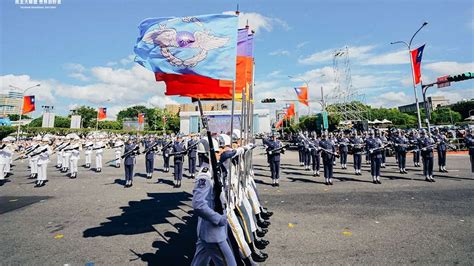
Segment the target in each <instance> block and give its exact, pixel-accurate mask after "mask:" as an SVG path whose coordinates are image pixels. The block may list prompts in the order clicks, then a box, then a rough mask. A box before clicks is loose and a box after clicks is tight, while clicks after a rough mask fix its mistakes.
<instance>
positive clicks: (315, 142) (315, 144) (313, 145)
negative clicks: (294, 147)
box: [309, 132, 321, 176]
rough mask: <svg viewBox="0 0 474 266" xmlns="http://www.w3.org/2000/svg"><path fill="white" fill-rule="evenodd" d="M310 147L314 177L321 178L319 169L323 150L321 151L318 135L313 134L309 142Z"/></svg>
mask: <svg viewBox="0 0 474 266" xmlns="http://www.w3.org/2000/svg"><path fill="white" fill-rule="evenodd" d="M309 145H310V149H311V151H310V152H311V162H312V168H313V176H319V168H320V164H321V163H320V161H321V156H320V155H321V150H320V149H319V139H318V136H317V135H316V132H313V134H312V135H311V139H310V140H309Z"/></svg>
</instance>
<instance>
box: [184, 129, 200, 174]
mask: <svg viewBox="0 0 474 266" xmlns="http://www.w3.org/2000/svg"><path fill="white" fill-rule="evenodd" d="M197 142H198V140H197V139H196V137H192V138H191V139H189V140H188V142H187V147H191V146H193V145H194V146H193V147H192V148H190V149H189V151H188V170H189V174H190V175H191V177H192V178H194V176H195V175H196V158H197V146H196V145H195V144H196V143H197Z"/></svg>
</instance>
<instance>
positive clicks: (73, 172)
mask: <svg viewBox="0 0 474 266" xmlns="http://www.w3.org/2000/svg"><path fill="white" fill-rule="evenodd" d="M79 140H80V139H79V137H77V138H75V139H74V140H73V143H72V145H71V146H70V147H69V150H70V152H71V158H70V175H69V177H70V178H76V177H77V163H78V161H79V159H80V157H81V151H80V145H79Z"/></svg>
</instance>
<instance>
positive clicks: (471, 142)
mask: <svg viewBox="0 0 474 266" xmlns="http://www.w3.org/2000/svg"><path fill="white" fill-rule="evenodd" d="M464 142H465V143H466V147H467V149H468V150H469V160H470V161H471V173H474V128H471V130H469V131H468V132H467V134H466V136H465V137H464Z"/></svg>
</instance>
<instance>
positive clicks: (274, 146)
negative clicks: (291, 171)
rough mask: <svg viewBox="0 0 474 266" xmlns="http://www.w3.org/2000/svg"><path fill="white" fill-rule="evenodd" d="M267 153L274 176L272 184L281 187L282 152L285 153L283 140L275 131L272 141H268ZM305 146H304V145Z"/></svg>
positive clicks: (272, 175)
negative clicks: (278, 137) (279, 138)
mask: <svg viewBox="0 0 474 266" xmlns="http://www.w3.org/2000/svg"><path fill="white" fill-rule="evenodd" d="M267 144H268V147H267V153H268V156H269V161H270V171H271V177H272V186H273V187H279V186H280V183H279V182H278V181H279V179H280V154H281V153H284V152H285V151H284V149H282V147H283V146H282V145H281V142H280V141H279V140H278V139H277V135H276V134H275V133H274V134H273V135H272V138H271V140H270V141H268V143H267ZM303 147H304V146H303Z"/></svg>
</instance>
